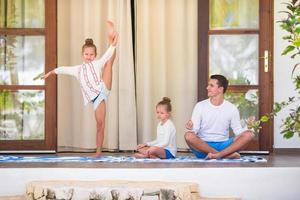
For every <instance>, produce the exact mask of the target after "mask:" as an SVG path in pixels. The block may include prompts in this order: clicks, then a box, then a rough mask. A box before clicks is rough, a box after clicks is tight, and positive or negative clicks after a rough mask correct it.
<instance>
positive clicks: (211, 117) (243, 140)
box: [185, 75, 254, 159]
mask: <svg viewBox="0 0 300 200" xmlns="http://www.w3.org/2000/svg"><path fill="white" fill-rule="evenodd" d="M227 86H228V80H227V79H226V78H225V77H224V76H222V75H212V76H211V77H210V80H209V82H208V86H207V94H208V97H209V98H208V99H206V100H203V101H200V102H198V103H197V104H196V106H195V107H194V110H193V114H192V118H191V120H189V121H188V122H187V123H186V128H187V129H188V131H187V132H186V133H185V140H186V142H187V144H188V146H189V147H190V148H191V150H192V152H193V153H194V154H195V155H196V156H197V158H206V159H217V158H224V157H225V158H233V159H234V158H240V154H239V153H238V151H239V150H241V149H242V148H244V147H245V146H246V145H247V144H248V143H249V142H250V141H251V140H252V139H253V137H254V134H253V132H252V131H250V130H248V129H247V128H242V126H241V123H240V115H239V111H238V109H237V108H236V106H234V105H233V104H232V103H230V102H228V101H226V100H225V99H224V93H225V92H226V89H227ZM229 127H231V128H232V130H233V132H234V134H235V135H236V137H234V138H229Z"/></svg>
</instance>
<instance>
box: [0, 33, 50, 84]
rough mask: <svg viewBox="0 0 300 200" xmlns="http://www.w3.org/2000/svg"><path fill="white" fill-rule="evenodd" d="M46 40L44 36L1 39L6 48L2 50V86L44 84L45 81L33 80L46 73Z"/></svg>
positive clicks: (0, 77)
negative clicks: (38, 74) (37, 75)
mask: <svg viewBox="0 0 300 200" xmlns="http://www.w3.org/2000/svg"><path fill="white" fill-rule="evenodd" d="M44 39H45V38H44V36H14V35H11V36H6V37H1V40H2V41H4V48H1V50H0V72H1V75H0V84H4V85H10V84H14V85H42V84H44V81H43V80H37V81H34V80H33V77H35V76H36V74H37V73H41V72H43V71H44V65H45V53H44V52H45V44H44Z"/></svg>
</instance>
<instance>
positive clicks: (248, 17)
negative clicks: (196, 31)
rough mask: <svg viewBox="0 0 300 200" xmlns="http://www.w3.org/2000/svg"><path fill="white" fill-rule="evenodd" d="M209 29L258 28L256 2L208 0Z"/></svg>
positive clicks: (255, 0) (256, 0)
mask: <svg viewBox="0 0 300 200" xmlns="http://www.w3.org/2000/svg"><path fill="white" fill-rule="evenodd" d="M209 2H210V5H209V6H210V10H209V13H210V16H209V22H210V28H211V29H230V28H231V29H233V28H258V17H259V9H258V8H259V1H258V0H210V1H209Z"/></svg>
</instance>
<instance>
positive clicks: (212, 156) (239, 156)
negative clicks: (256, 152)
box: [205, 152, 241, 160]
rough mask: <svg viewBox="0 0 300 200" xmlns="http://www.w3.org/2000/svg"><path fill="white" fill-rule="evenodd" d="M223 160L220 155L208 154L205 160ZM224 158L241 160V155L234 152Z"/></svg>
mask: <svg viewBox="0 0 300 200" xmlns="http://www.w3.org/2000/svg"><path fill="white" fill-rule="evenodd" d="M218 158H221V156H219V154H218V153H208V154H207V156H206V158H205V160H210V159H218ZM224 158H228V159H239V158H241V155H240V154H239V153H238V152H234V153H232V154H230V155H228V156H225V157H224Z"/></svg>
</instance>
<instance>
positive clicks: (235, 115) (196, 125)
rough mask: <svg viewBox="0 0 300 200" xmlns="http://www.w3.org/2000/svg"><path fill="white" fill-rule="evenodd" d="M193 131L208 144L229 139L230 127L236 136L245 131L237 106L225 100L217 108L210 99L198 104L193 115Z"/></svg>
mask: <svg viewBox="0 0 300 200" xmlns="http://www.w3.org/2000/svg"><path fill="white" fill-rule="evenodd" d="M191 120H192V122H193V131H194V132H195V133H196V134H197V135H198V137H200V138H201V139H202V140H204V141H206V142H222V141H226V140H228V138H229V127H231V128H232V130H233V132H234V134H235V135H238V134H240V133H242V132H244V131H245V130H248V129H247V128H246V127H245V128H242V126H241V122H240V114H239V111H238V109H237V107H236V106H235V105H233V104H232V103H230V102H228V101H226V100H224V101H223V103H222V104H221V105H219V106H215V105H213V104H212V103H211V102H210V99H206V100H203V101H201V102H198V103H197V104H196V106H195V107H194V110H193V114H192V119H191Z"/></svg>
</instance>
